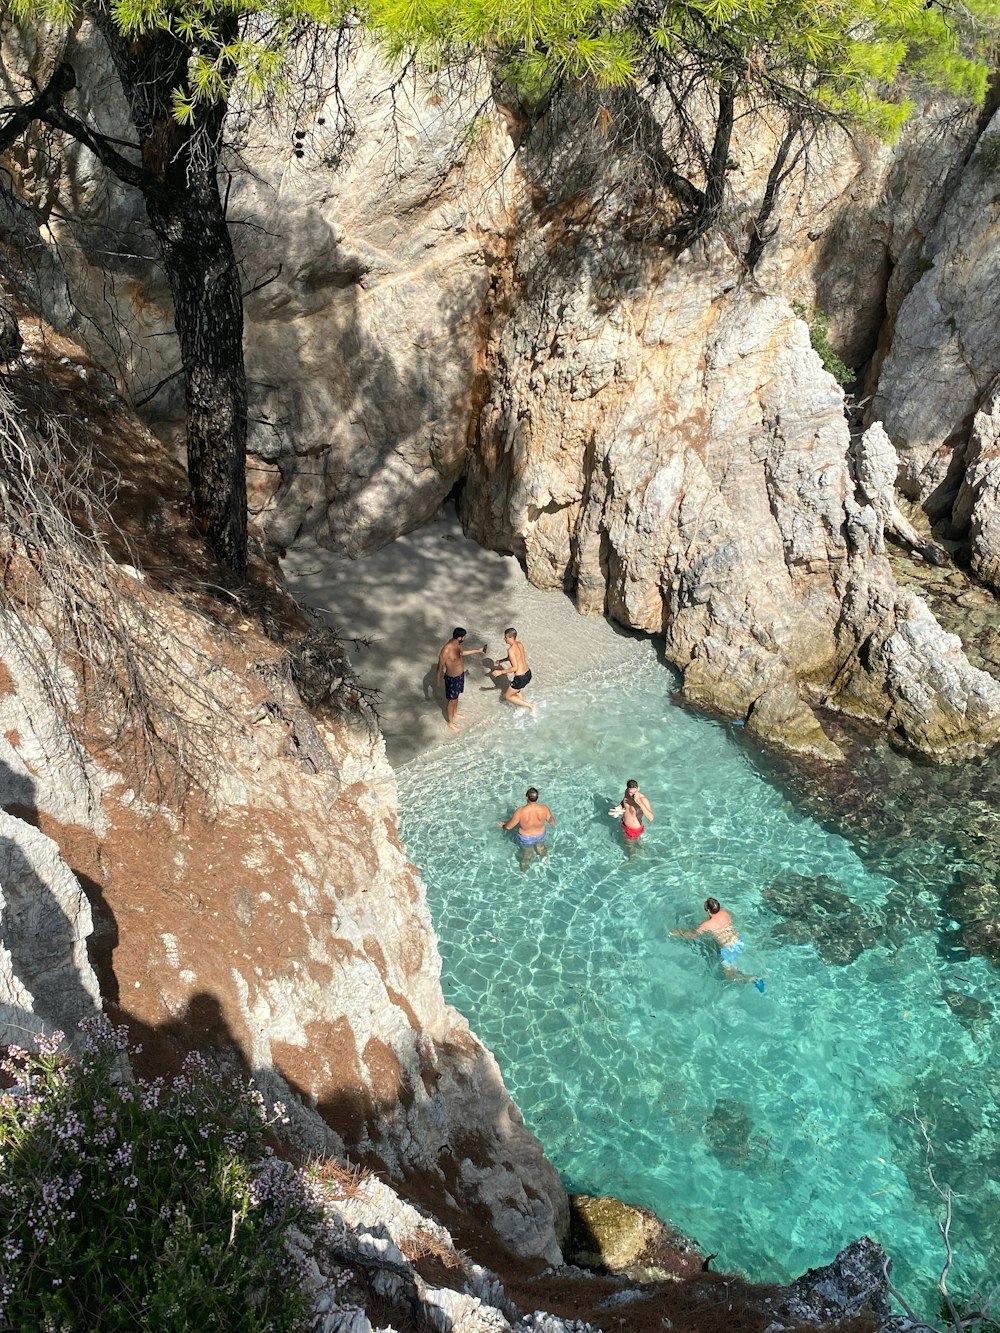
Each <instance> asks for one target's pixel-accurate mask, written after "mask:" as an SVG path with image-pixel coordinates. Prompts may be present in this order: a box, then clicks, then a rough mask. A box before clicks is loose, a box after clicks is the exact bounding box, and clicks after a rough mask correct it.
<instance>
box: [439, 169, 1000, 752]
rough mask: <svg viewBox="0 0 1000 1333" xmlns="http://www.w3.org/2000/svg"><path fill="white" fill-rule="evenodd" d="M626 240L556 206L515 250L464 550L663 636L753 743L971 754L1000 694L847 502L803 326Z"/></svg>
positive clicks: (861, 502)
mask: <svg viewBox="0 0 1000 1333" xmlns="http://www.w3.org/2000/svg"><path fill="white" fill-rule="evenodd" d="M566 179H571V176H570V174H569V173H568V172H566V173H564V176H563V180H564V181H565V180H566ZM626 222H627V220H626V219H625V218H624V217H622V216H620V215H618V214H616V210H615V202H614V201H613V200H610V201H606V202H605V212H604V213H603V214H600V213H599V214H598V215H596V216H595V214H594V213H593V212H591V213H589V214H588V216H587V226H586V227H585V228H582V227H578V226H576V225H575V224H574V222H573V212H572V206H571V202H570V201H568V200H567V201H563V203H562V205H561V206H560V207H558V208H553V209H551V210H550V213H549V216H548V218H547V219H546V220H536V225H535V226H531V227H525V228H524V230H523V235H522V239H521V240H520V241H519V243H518V244H517V245H516V246H515V247H514V251H513V255H512V258H511V261H510V266H509V271H508V273H507V275H506V280H505V284H504V286H503V288H502V289H501V293H502V294H501V295H500V297H499V298H498V299H499V300H501V301H502V302H503V303H504V307H505V310H506V312H507V313H506V318H505V319H503V320H501V319H499V318H494V319H493V321H492V328H493V329H494V333H495V336H494V341H493V342H492V343H491V345H490V347H489V364H490V368H491V375H490V378H491V384H492V390H491V394H490V397H489V398H488V400H487V402H486V403H485V405H484V408H483V411H482V413H481V414H480V419H479V433H478V439H477V444H476V448H475V451H474V453H473V456H472V458H471V459H470V462H469V466H468V472H467V479H466V488H465V491H464V493H463V500H462V513H463V518H464V520H465V522H466V523H467V525H468V527H469V530H470V532H471V534H472V535H473V536H475V537H477V538H478V539H479V540H480V541H482V542H483V543H485V544H486V545H492V546H498V547H500V548H502V549H503V548H506V549H511V550H513V551H514V552H515V553H518V554H520V555H522V557H523V559H524V561H525V564H526V567H527V570H528V574H529V577H530V578H531V579H532V581H533V582H534V583H536V584H539V585H540V586H543V587H560V586H563V587H567V588H571V589H574V590H575V595H576V599H577V605H578V607H579V608H580V610H581V611H583V612H585V613H592V614H600V613H601V612H603V611H605V610H607V611H608V612H609V613H610V614H611V615H612V616H613V617H614V618H615V619H616V620H619V621H620V622H622V623H623V624H627V625H632V626H634V627H635V628H638V629H644V630H648V631H650V632H652V633H662V634H663V635H664V637H665V641H666V653H667V656H668V658H669V659H670V660H671V661H672V662H674V663H675V664H676V665H677V666H678V667H679V668H680V669H681V670H682V671H683V673H684V691H685V693H686V694H687V696H688V697H689V698H691V699H693V700H694V701H695V702H698V703H702V704H705V705H706V706H709V707H713V708H718V709H720V710H721V711H723V712H725V713H728V714H730V715H736V716H739V717H748V719H749V724H750V726H751V728H752V729H754V730H756V731H757V732H758V733H759V734H760V735H761V736H763V737H765V738H766V739H768V740H772V741H775V742H777V743H779V744H784V745H787V746H789V747H792V748H795V749H798V750H803V751H813V752H814V753H817V754H819V755H821V756H823V757H826V758H835V757H836V753H837V752H836V747H834V746H833V745H832V743H831V742H830V741H829V740H828V739H827V737H826V736H825V735H824V734H823V732H822V730H821V728H820V726H819V724H818V722H817V721H816V719H815V717H814V716H813V714H812V713H811V711H810V709H809V707H808V704H809V703H810V702H816V701H821V702H823V703H825V704H826V705H828V706H832V707H835V708H841V709H843V710H845V711H848V712H851V713H854V714H857V715H862V716H867V717H871V718H873V719H877V720H879V721H881V722H884V723H888V725H889V726H891V727H892V728H893V729H894V730H896V731H898V733H899V734H900V735H901V736H903V737H904V738H905V739H906V740H907V741H909V742H910V743H911V744H913V745H914V746H916V747H917V748H919V749H921V750H923V751H925V752H927V753H933V754H938V755H947V754H949V753H951V754H954V755H960V754H971V753H976V752H981V750H982V749H984V748H986V747H988V746H989V745H991V744H992V743H993V741H994V740H995V739H996V737H997V735H998V734H1000V733H998V718H1000V712H998V710H1000V687H998V686H997V685H996V683H995V682H994V681H993V680H991V679H990V678H989V677H987V676H985V675H984V674H983V673H980V672H977V671H975V670H974V669H973V668H971V667H970V666H969V665H968V663H967V662H965V659H964V657H963V656H962V652H961V646H960V644H959V643H958V642H957V640H954V639H953V638H951V637H950V636H947V635H945V634H944V633H943V632H942V631H941V630H940V627H938V626H937V624H936V622H935V621H934V619H933V617H932V616H931V615H930V613H929V612H928V611H927V609H926V607H924V606H923V605H922V603H920V602H919V600H918V599H916V598H914V597H913V596H912V594H904V593H902V592H901V591H900V590H899V589H898V588H896V587H895V584H894V581H893V578H892V574H891V571H890V569H889V566H888V564H887V562H886V561H885V559H884V555H883V552H884V529H885V523H886V520H887V517H888V515H889V514H890V512H891V511H892V508H893V506H892V505H891V504H889V505H888V506H887V505H886V503H885V500H884V496H881V497H880V498H879V499H878V502H877V503H873V497H872V496H870V495H866V494H865V493H864V491H863V489H862V490H861V492H860V493H859V494H858V495H857V496H856V495H855V485H856V482H857V479H856V478H855V477H854V476H852V473H851V470H850V467H849V452H850V440H849V436H848V430H847V425H846V422H845V420H844V416H843V402H842V395H841V393H840V391H839V389H838V388H837V386H836V385H835V383H834V382H833V380H832V378H831V377H830V376H829V375H827V374H826V372H824V371H823V370H822V368H821V366H820V364H819V359H818V357H817V356H816V354H815V353H814V352H813V351H812V349H811V348H810V346H809V341H808V338H807V333H806V329H805V326H804V325H803V323H802V322H801V321H800V320H798V319H796V317H795V316H794V314H793V312H792V311H791V310H790V309H789V307H788V306H787V305H786V304H785V303H784V302H783V301H781V300H779V299H777V298H775V297H772V296H768V295H766V294H764V293H763V292H761V291H759V290H758V289H755V288H754V287H753V286H751V285H749V284H747V283H745V282H744V283H739V282H737V275H736V274H735V272H734V271H733V269H732V267H731V265H730V264H729V263H728V262H727V257H726V256H725V255H724V254H723V253H716V254H715V255H710V256H708V257H707V260H706V261H699V260H698V259H697V258H695V257H693V256H692V257H689V258H688V260H687V262H686V263H668V262H663V263H661V264H657V263H656V262H655V259H654V258H653V257H651V250H650V246H649V244H648V242H647V241H646V240H645V239H642V240H640V241H639V242H632V243H630V242H629V241H628V240H627V239H625V237H627V235H628V232H627V226H626ZM696 266H697V268H698V276H697V280H693V279H692V273H691V270H692V269H693V268H695V267H696ZM581 275H582V278H581ZM889 450H890V454H891V446H890V447H889ZM883 480H885V479H883ZM868 483H869V485H870V486H874V485H875V483H874V481H873V479H872V478H871V477H869V478H868ZM879 485H880V486H881V482H880V483H879Z"/></svg>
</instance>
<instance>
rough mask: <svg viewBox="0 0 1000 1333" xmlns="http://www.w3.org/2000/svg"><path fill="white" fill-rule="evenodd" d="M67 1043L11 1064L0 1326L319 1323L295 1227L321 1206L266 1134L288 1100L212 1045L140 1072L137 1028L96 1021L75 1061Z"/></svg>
mask: <svg viewBox="0 0 1000 1333" xmlns="http://www.w3.org/2000/svg"><path fill="white" fill-rule="evenodd" d="M61 1040H62V1034H56V1036H55V1037H54V1038H52V1039H51V1040H50V1039H48V1038H44V1037H38V1038H36V1039H35V1048H36V1049H35V1050H34V1051H33V1052H28V1051H25V1050H22V1049H20V1048H19V1047H13V1046H12V1047H10V1048H9V1049H8V1053H7V1058H6V1059H5V1060H0V1069H2V1070H3V1072H4V1074H5V1075H6V1076H7V1080H9V1081H12V1082H13V1084H14V1086H13V1087H12V1088H11V1089H10V1090H8V1091H5V1092H0V1330H3V1333H7V1331H8V1330H17V1333H22V1331H23V1333H27V1331H28V1330H31V1333H95V1330H100V1333H126V1330H128V1333H137V1330H139V1331H148V1333H196V1331H197V1333H211V1331H213V1330H223V1329H225V1330H232V1329H239V1330H240V1333H264V1330H273V1331H274V1333H291V1331H292V1330H297V1329H302V1328H304V1327H305V1314H306V1301H305V1298H304V1296H303V1294H302V1290H301V1286H300V1283H299V1281H298V1276H297V1274H296V1273H295V1272H294V1271H292V1272H290V1271H289V1270H290V1269H291V1267H292V1265H291V1263H290V1260H289V1257H288V1255H287V1253H286V1250H285V1246H284V1242H283V1237H284V1232H285V1229H286V1227H287V1226H288V1225H289V1224H290V1223H293V1222H294V1223H296V1224H298V1225H303V1224H305V1225H308V1224H309V1216H308V1209H309V1205H308V1204H307V1203H306V1201H305V1199H304V1196H303V1194H302V1192H301V1190H300V1188H299V1186H298V1182H297V1177H296V1176H295V1174H294V1173H293V1172H291V1171H290V1170H289V1169H288V1168H287V1167H286V1166H285V1164H284V1163H282V1162H280V1161H278V1159H276V1158H275V1157H274V1156H273V1155H271V1154H269V1153H267V1152H266V1151H265V1150H264V1149H263V1144H262V1140H263V1134H264V1130H265V1128H266V1127H267V1125H268V1124H269V1123H274V1119H275V1117H280V1116H282V1115H283V1108H281V1107H280V1106H278V1107H275V1108H273V1112H272V1113H270V1114H269V1113H268V1112H267V1111H266V1110H265V1107H264V1101H263V1098H262V1097H261V1096H260V1094H259V1093H257V1092H255V1091H253V1090H252V1089H250V1088H247V1087H243V1088H236V1087H233V1086H231V1085H230V1086H227V1085H226V1084H225V1083H224V1082H221V1081H220V1080H219V1079H218V1078H217V1077H213V1076H211V1075H210V1073H209V1070H208V1069H207V1067H206V1065H205V1063H204V1062H203V1061H202V1060H201V1059H200V1057H191V1058H189V1059H188V1061H187V1062H186V1064H185V1066H184V1072H183V1073H182V1074H181V1075H180V1076H179V1077H177V1078H175V1079H174V1080H173V1081H172V1082H169V1083H164V1082H163V1081H162V1080H154V1081H152V1082H147V1081H144V1080H139V1081H138V1082H131V1081H128V1080H127V1079H125V1078H123V1070H124V1062H123V1059H122V1057H123V1055H124V1054H126V1053H127V1051H128V1041H127V1037H126V1034H125V1029H124V1028H122V1029H112V1028H111V1027H110V1026H109V1025H107V1024H106V1023H103V1022H95V1023H91V1024H88V1025H86V1026H85V1028H84V1032H83V1043H82V1052H81V1054H80V1056H79V1057H74V1058H68V1057H67V1056H66V1055H64V1054H63V1053H62V1051H61V1050H60V1043H61Z"/></svg>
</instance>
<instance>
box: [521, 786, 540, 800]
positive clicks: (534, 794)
mask: <svg viewBox="0 0 1000 1333" xmlns="http://www.w3.org/2000/svg"><path fill="white" fill-rule="evenodd" d="M524 794H525V796H526V797H527V798H528V800H529V801H537V800H538V788H537V787H529V788H528V790H527V791H526V792H525V793H524Z"/></svg>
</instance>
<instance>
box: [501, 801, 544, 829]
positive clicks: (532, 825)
mask: <svg viewBox="0 0 1000 1333" xmlns="http://www.w3.org/2000/svg"><path fill="white" fill-rule="evenodd" d="M555 822H556V821H555V820H554V819H553V817H552V811H551V810H550V809H549V807H548V806H547V805H541V804H540V803H539V802H538V801H530V802H529V803H528V804H527V805H522V806H519V807H518V808H517V809H516V810H515V811H514V813H513V814H512V815H511V817H510V819H508V821H507V823H506V824H504V825H503V827H504V828H506V829H512V828H516V829H517V830H518V832H519V833H522V834H523V835H524V836H525V837H526V838H534V837H536V836H537V835H538V834H539V833H544V832H545V825H546V824H554V823H555Z"/></svg>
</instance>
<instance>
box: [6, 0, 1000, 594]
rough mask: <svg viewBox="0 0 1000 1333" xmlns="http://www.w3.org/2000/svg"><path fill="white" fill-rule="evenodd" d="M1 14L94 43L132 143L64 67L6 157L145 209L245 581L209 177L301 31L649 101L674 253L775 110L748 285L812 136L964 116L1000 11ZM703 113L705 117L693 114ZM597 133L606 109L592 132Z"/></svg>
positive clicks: (882, 0) (700, 223) (481, 0)
mask: <svg viewBox="0 0 1000 1333" xmlns="http://www.w3.org/2000/svg"><path fill="white" fill-rule="evenodd" d="M6 13H7V15H8V16H9V17H10V18H12V19H13V20H15V21H17V22H21V23H39V22H45V23H63V24H67V25H69V24H72V23H75V22H76V21H77V20H78V19H79V18H80V17H81V16H82V15H88V16H89V17H90V18H91V19H92V20H93V22H94V23H95V25H96V26H97V27H98V29H99V30H100V32H101V33H102V35H103V37H104V39H105V41H106V42H107V45H108V48H109V50H110V53H111V57H112V61H113V63H114V67H115V70H116V72H117V76H118V78H119V80H120V82H121V86H122V90H123V92H124V94H125V99H126V102H127V104H128V107H129V111H130V115H131V119H132V123H133V127H134V130H135V140H134V142H133V143H131V144H122V143H120V142H119V141H117V140H114V139H111V138H109V137H108V136H106V135H103V134H101V133H100V132H99V131H98V130H97V129H96V128H95V127H94V126H92V125H89V124H87V123H85V122H84V121H83V120H81V119H80V117H78V116H77V115H75V114H74V113H73V112H72V111H71V110H69V109H68V108H67V105H66V98H67V95H68V94H69V93H70V92H71V91H72V89H73V88H74V86H75V81H76V76H75V72H74V70H73V69H72V67H71V66H70V65H68V64H61V65H59V66H58V67H57V68H56V70H55V71H54V73H53V74H52V76H51V78H50V79H49V81H48V83H47V85H46V86H45V87H44V88H42V89H40V90H38V91H37V92H36V94H35V95H34V97H31V98H28V99H27V100H25V101H22V102H20V103H18V104H13V105H9V106H6V107H0V152H2V151H4V150H5V149H7V148H8V147H9V146H10V145H11V144H12V143H13V142H14V141H15V140H16V139H17V138H18V137H19V136H21V135H23V134H24V133H25V132H26V131H27V130H28V128H29V127H30V126H31V125H33V124H36V123H40V124H42V125H45V126H48V127H49V128H50V129H53V130H56V131H59V132H61V133H63V134H66V135H68V136H70V137H71V138H73V139H75V140H77V142H79V143H81V144H84V145H85V146H86V147H87V148H89V149H90V150H91V151H92V152H93V153H95V154H96V156H97V157H98V158H99V159H100V160H101V161H102V162H103V164H104V165H105V167H107V168H108V169H109V170H110V171H112V172H114V173H115V175H117V176H118V177H119V179H120V180H122V181H124V182H125V183H126V184H128V185H130V186H133V187H134V188H136V189H137V190H139V191H140V193H141V194H142V197H143V200H144V201H145V206H146V212H147V215H148V218H149V223H150V227H151V229H152V231H153V234H154V235H155V237H156V240H157V243H158V245H159V248H160V253H161V256H162V259H163V265H164V270H165V272H166V275H167V278H168V281H169V284H170V289H171V293H172V296H173V301H174V310H175V322H176V329H177V335H178V339H179V342H180V350H181V359H182V364H183V369H184V376H185V397H186V409H187V445H188V472H189V477H190V484H191V497H192V507H193V512H194V515H195V519H196V522H197V523H198V524H199V525H200V526H201V527H202V529H203V531H204V533H205V537H206V540H207V543H208V545H209V547H210V549H211V550H212V551H213V552H214V553H215V554H216V556H218V557H219V558H220V559H221V560H222V561H224V562H225V563H226V564H228V565H229V566H230V567H231V568H232V569H233V570H234V571H235V572H236V573H237V574H238V575H240V576H242V575H243V574H244V573H245V570H246V561H247V534H246V435H247V386H246V373H245V369H244V362H243V301H242V294H241V291H240V286H239V276H238V271H237V266H236V261H235V257H234V254H233V248H232V243H231V239H230V236H229V230H228V226H227V222H226V216H225V208H224V205H223V201H222V198H221V196H220V192H219V179H218V172H219V162H220V154H221V153H222V150H223V145H224V134H225V126H226V116H227V111H228V107H229V104H230V101H231V100H232V99H233V98H234V97H235V96H238V97H239V99H240V100H241V102H242V103H243V104H246V105H251V106H252V105H253V103H254V101H255V99H258V100H259V99H260V98H262V97H263V96H264V95H265V94H268V93H270V92H272V91H274V90H275V89H278V90H280V89H281V86H282V83H283V80H285V79H287V77H288V70H289V69H290V68H291V63H290V57H291V56H292V54H293V53H294V51H295V48H296V45H297V43H298V42H299V41H300V40H301V38H302V37H303V35H304V34H306V33H307V32H310V31H311V32H316V31H317V30H322V29H331V30H332V29H336V28H338V27H339V26H340V25H342V24H345V23H348V24H350V25H351V26H352V27H354V28H355V29H356V30H357V29H360V30H362V31H364V32H366V33H367V34H369V36H370V37H371V38H373V39H374V40H377V41H378V42H380V43H381V45H382V46H383V48H384V49H385V51H386V52H387V54H388V55H389V57H390V58H392V57H396V58H404V57H405V58H407V59H410V58H413V57H414V56H415V57H416V58H418V59H419V60H422V61H423V62H424V63H425V64H426V65H427V66H428V67H430V68H435V69H441V68H443V67H445V66H449V65H455V64H458V65H465V64H466V63H467V62H469V61H470V60H476V61H479V60H482V59H485V60H486V61H487V62H488V63H489V64H490V66H491V67H492V69H493V72H494V77H495V78H496V79H497V81H498V82H499V83H500V84H504V85H507V87H508V88H510V89H513V90H514V91H515V93H516V94H517V96H518V97H520V98H521V99H523V100H524V101H525V102H526V103H528V104H532V105H535V106H544V104H545V102H546V99H548V98H551V97H552V96H553V95H555V94H556V93H557V92H558V91H559V90H561V89H566V88H567V87H570V88H571V87H574V86H578V85H580V84H587V85H589V86H592V87H596V88H598V89H602V90H606V91H607V92H608V93H610V92H612V91H614V90H618V91H619V92H620V93H621V95H622V96H623V97H625V98H631V99H633V101H634V100H635V99H636V98H645V99H646V100H647V102H652V101H657V102H658V106H659V114H660V116H661V122H660V123H661V127H662V129H663V132H664V144H665V146H664V149H663V152H662V153H661V154H660V157H661V158H662V160H663V162H664V163H665V167H664V180H665V183H666V184H667V185H668V186H670V187H671V188H672V189H673V191H674V193H675V194H676V196H677V198H678V199H679V200H680V202H681V205H682V211H681V217H680V219H679V221H678V222H677V224H676V226H675V228H674V236H675V239H676V240H677V242H678V243H679V244H688V243H690V242H691V240H693V239H694V238H695V237H697V236H699V235H702V234H703V233H704V232H705V230H706V229H707V228H708V227H710V226H711V225H712V224H713V223H714V222H715V220H716V219H717V217H718V215H719V213H720V210H721V208H722V203H723V198H724V193H725V182H726V171H727V168H728V163H729V150H730V142H731V138H732V133H733V128H734V125H735V123H736V118H737V116H738V114H741V113H742V112H743V111H746V110H751V111H752V110H755V109H763V108H777V109H779V110H780V111H781V112H782V114H783V115H784V117H785V123H786V126H787V129H786V133H785V136H784V138H783V140H782V141H781V143H780V144H779V147H778V151H777V154H776V157H775V161H774V165H773V167H772V170H771V175H770V178H769V180H768V183H767V188H766V190H765V195H764V200H763V203H762V205H761V208H760V211H759V213H758V216H757V219H756V224H755V235H754V236H753V237H752V239H751V242H750V245H749V248H748V250H747V254H746V262H747V264H748V266H749V267H751V268H752V267H753V265H754V264H755V263H756V262H757V259H758V258H759V256H760V253H761V251H762V249H763V247H764V245H765V244H766V242H767V240H768V239H769V237H770V236H771V235H773V231H769V230H768V225H769V220H770V217H771V214H772V212H773V210H774V207H775V201H776V198H777V193H778V190H779V188H780V185H781V182H782V180H783V179H784V177H785V176H786V175H787V174H788V172H789V171H790V170H791V168H792V166H793V165H794V164H795V162H796V161H797V160H798V159H799V157H800V156H801V152H802V151H803V146H804V145H805V144H806V143H807V142H808V137H809V135H810V133H811V132H813V131H814V129H815V127H816V126H817V125H822V124H828V123H836V124H843V125H848V126H852V127H858V128H861V129H864V130H867V131H869V132H875V133H878V134H882V135H885V136H889V137H891V136H892V135H893V134H895V133H896V132H898V130H899V127H900V125H901V124H902V123H903V121H904V120H905V119H906V117H907V115H908V114H909V110H910V105H911V103H910V95H911V91H912V90H913V89H914V88H916V87H921V86H926V87H930V88H933V89H943V90H945V91H946V92H948V93H950V94H953V95H954V96H956V97H958V98H960V99H961V100H962V101H964V102H967V103H969V104H972V105H976V104H978V103H980V102H981V101H982V100H983V97H984V95H985V92H986V86H987V80H988V77H989V73H990V68H991V65H990V62H991V58H992V55H993V51H994V48H995V45H996V42H997V38H998V36H1000V0H962V3H961V4H960V5H954V6H952V5H946V4H944V3H941V0H359V3H358V4H356V5H349V4H348V3H347V0H344V3H340V2H339V0H7V3H6ZM609 100H610V98H609ZM704 106H710V107H711V108H712V114H710V115H709V116H708V117H707V119H706V118H705V117H703V116H701V115H700V114H698V113H697V111H695V110H693V109H692V108H695V107H704ZM612 119H613V117H612V113H611V112H610V111H605V114H604V115H603V116H602V118H601V124H602V128H603V130H604V131H605V132H606V131H607V129H608V126H609V124H610V123H611V121H612ZM691 164H693V166H692V165H691Z"/></svg>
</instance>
